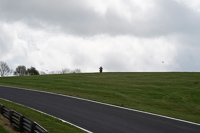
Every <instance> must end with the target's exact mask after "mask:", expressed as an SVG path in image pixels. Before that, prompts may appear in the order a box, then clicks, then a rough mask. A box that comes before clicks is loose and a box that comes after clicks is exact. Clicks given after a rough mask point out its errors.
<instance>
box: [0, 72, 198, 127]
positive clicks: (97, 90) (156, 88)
mask: <svg viewBox="0 0 200 133" xmlns="http://www.w3.org/2000/svg"><path fill="white" fill-rule="evenodd" d="M0 84H1V85H7V86H16V87H22V88H28V89H34V90H41V91H48V92H54V93H60V94H66V95H71V96H75V97H82V98H86V99H91V100H96V101H100V102H104V103H110V104H114V105H118V106H123V107H127V108H132V109H138V110H142V111H147V112H152V113H156V114H161V115H166V116H170V117H174V118H179V119H183V120H188V121H192V122H196V123H200V73H197V72H195V73H194V72H192V73H189V72H156V73H154V72H150V73H147V72H144V73H102V74H99V73H79V74H65V75H41V76H24V77H4V78H0Z"/></svg>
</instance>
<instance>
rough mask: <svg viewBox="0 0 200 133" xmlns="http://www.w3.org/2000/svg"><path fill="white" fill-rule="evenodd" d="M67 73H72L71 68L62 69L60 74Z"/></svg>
mask: <svg viewBox="0 0 200 133" xmlns="http://www.w3.org/2000/svg"><path fill="white" fill-rule="evenodd" d="M66 73H70V69H69V68H64V69H62V70H61V71H60V74H66Z"/></svg>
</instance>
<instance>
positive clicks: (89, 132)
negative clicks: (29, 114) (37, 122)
mask: <svg viewBox="0 0 200 133" xmlns="http://www.w3.org/2000/svg"><path fill="white" fill-rule="evenodd" d="M0 99H3V100H5V101H9V102H12V103H15V102H13V101H10V100H7V99H4V98H0ZM15 104H17V105H21V106H24V107H27V108H29V109H32V110H35V111H37V112H40V113H42V114H45V115H48V116H50V117H53V118H55V119H58V120H60V121H62V122H64V123H67V124H70V125H72V126H74V127H76V128H79V129H81V130H83V131H85V132H87V133H92V132H91V131H89V130H87V129H84V128H82V127H79V126H77V125H74V124H72V123H70V122H68V121H65V120H63V119H60V118H58V117H55V116H52V115H50V114H47V113H44V112H42V111H40V110H37V109H34V108H31V107H28V106H25V105H22V104H19V103H15Z"/></svg>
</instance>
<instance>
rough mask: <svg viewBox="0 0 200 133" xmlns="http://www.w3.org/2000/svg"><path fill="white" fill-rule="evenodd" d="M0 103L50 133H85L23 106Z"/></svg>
mask: <svg viewBox="0 0 200 133" xmlns="http://www.w3.org/2000/svg"><path fill="white" fill-rule="evenodd" d="M0 103H1V104H3V105H4V106H6V107H8V108H10V109H12V110H15V111H16V112H18V113H20V114H23V115H24V116H25V117H27V118H29V119H31V120H33V121H36V122H37V123H38V124H40V125H41V126H42V127H44V128H45V129H46V130H47V131H48V132H50V133H66V132H67V133H85V132H84V131H82V130H81V129H78V128H76V127H74V126H72V125H69V124H67V123H64V122H62V121H60V120H58V119H56V118H53V117H51V116H48V115H45V114H42V113H40V112H37V111H35V110H32V109H30V108H27V107H25V106H21V105H18V104H15V103H12V102H8V101H5V100H2V99H0ZM0 133H1V126H0ZM2 133H3V132H2Z"/></svg>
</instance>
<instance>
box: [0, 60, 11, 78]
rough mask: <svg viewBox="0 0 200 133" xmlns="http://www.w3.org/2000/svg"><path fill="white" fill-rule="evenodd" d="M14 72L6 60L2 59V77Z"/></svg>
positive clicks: (0, 65)
mask: <svg viewBox="0 0 200 133" xmlns="http://www.w3.org/2000/svg"><path fill="white" fill-rule="evenodd" d="M11 73H12V70H11V69H10V68H9V67H8V65H7V64H6V62H3V61H0V74H1V77H4V76H6V75H9V74H11Z"/></svg>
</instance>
